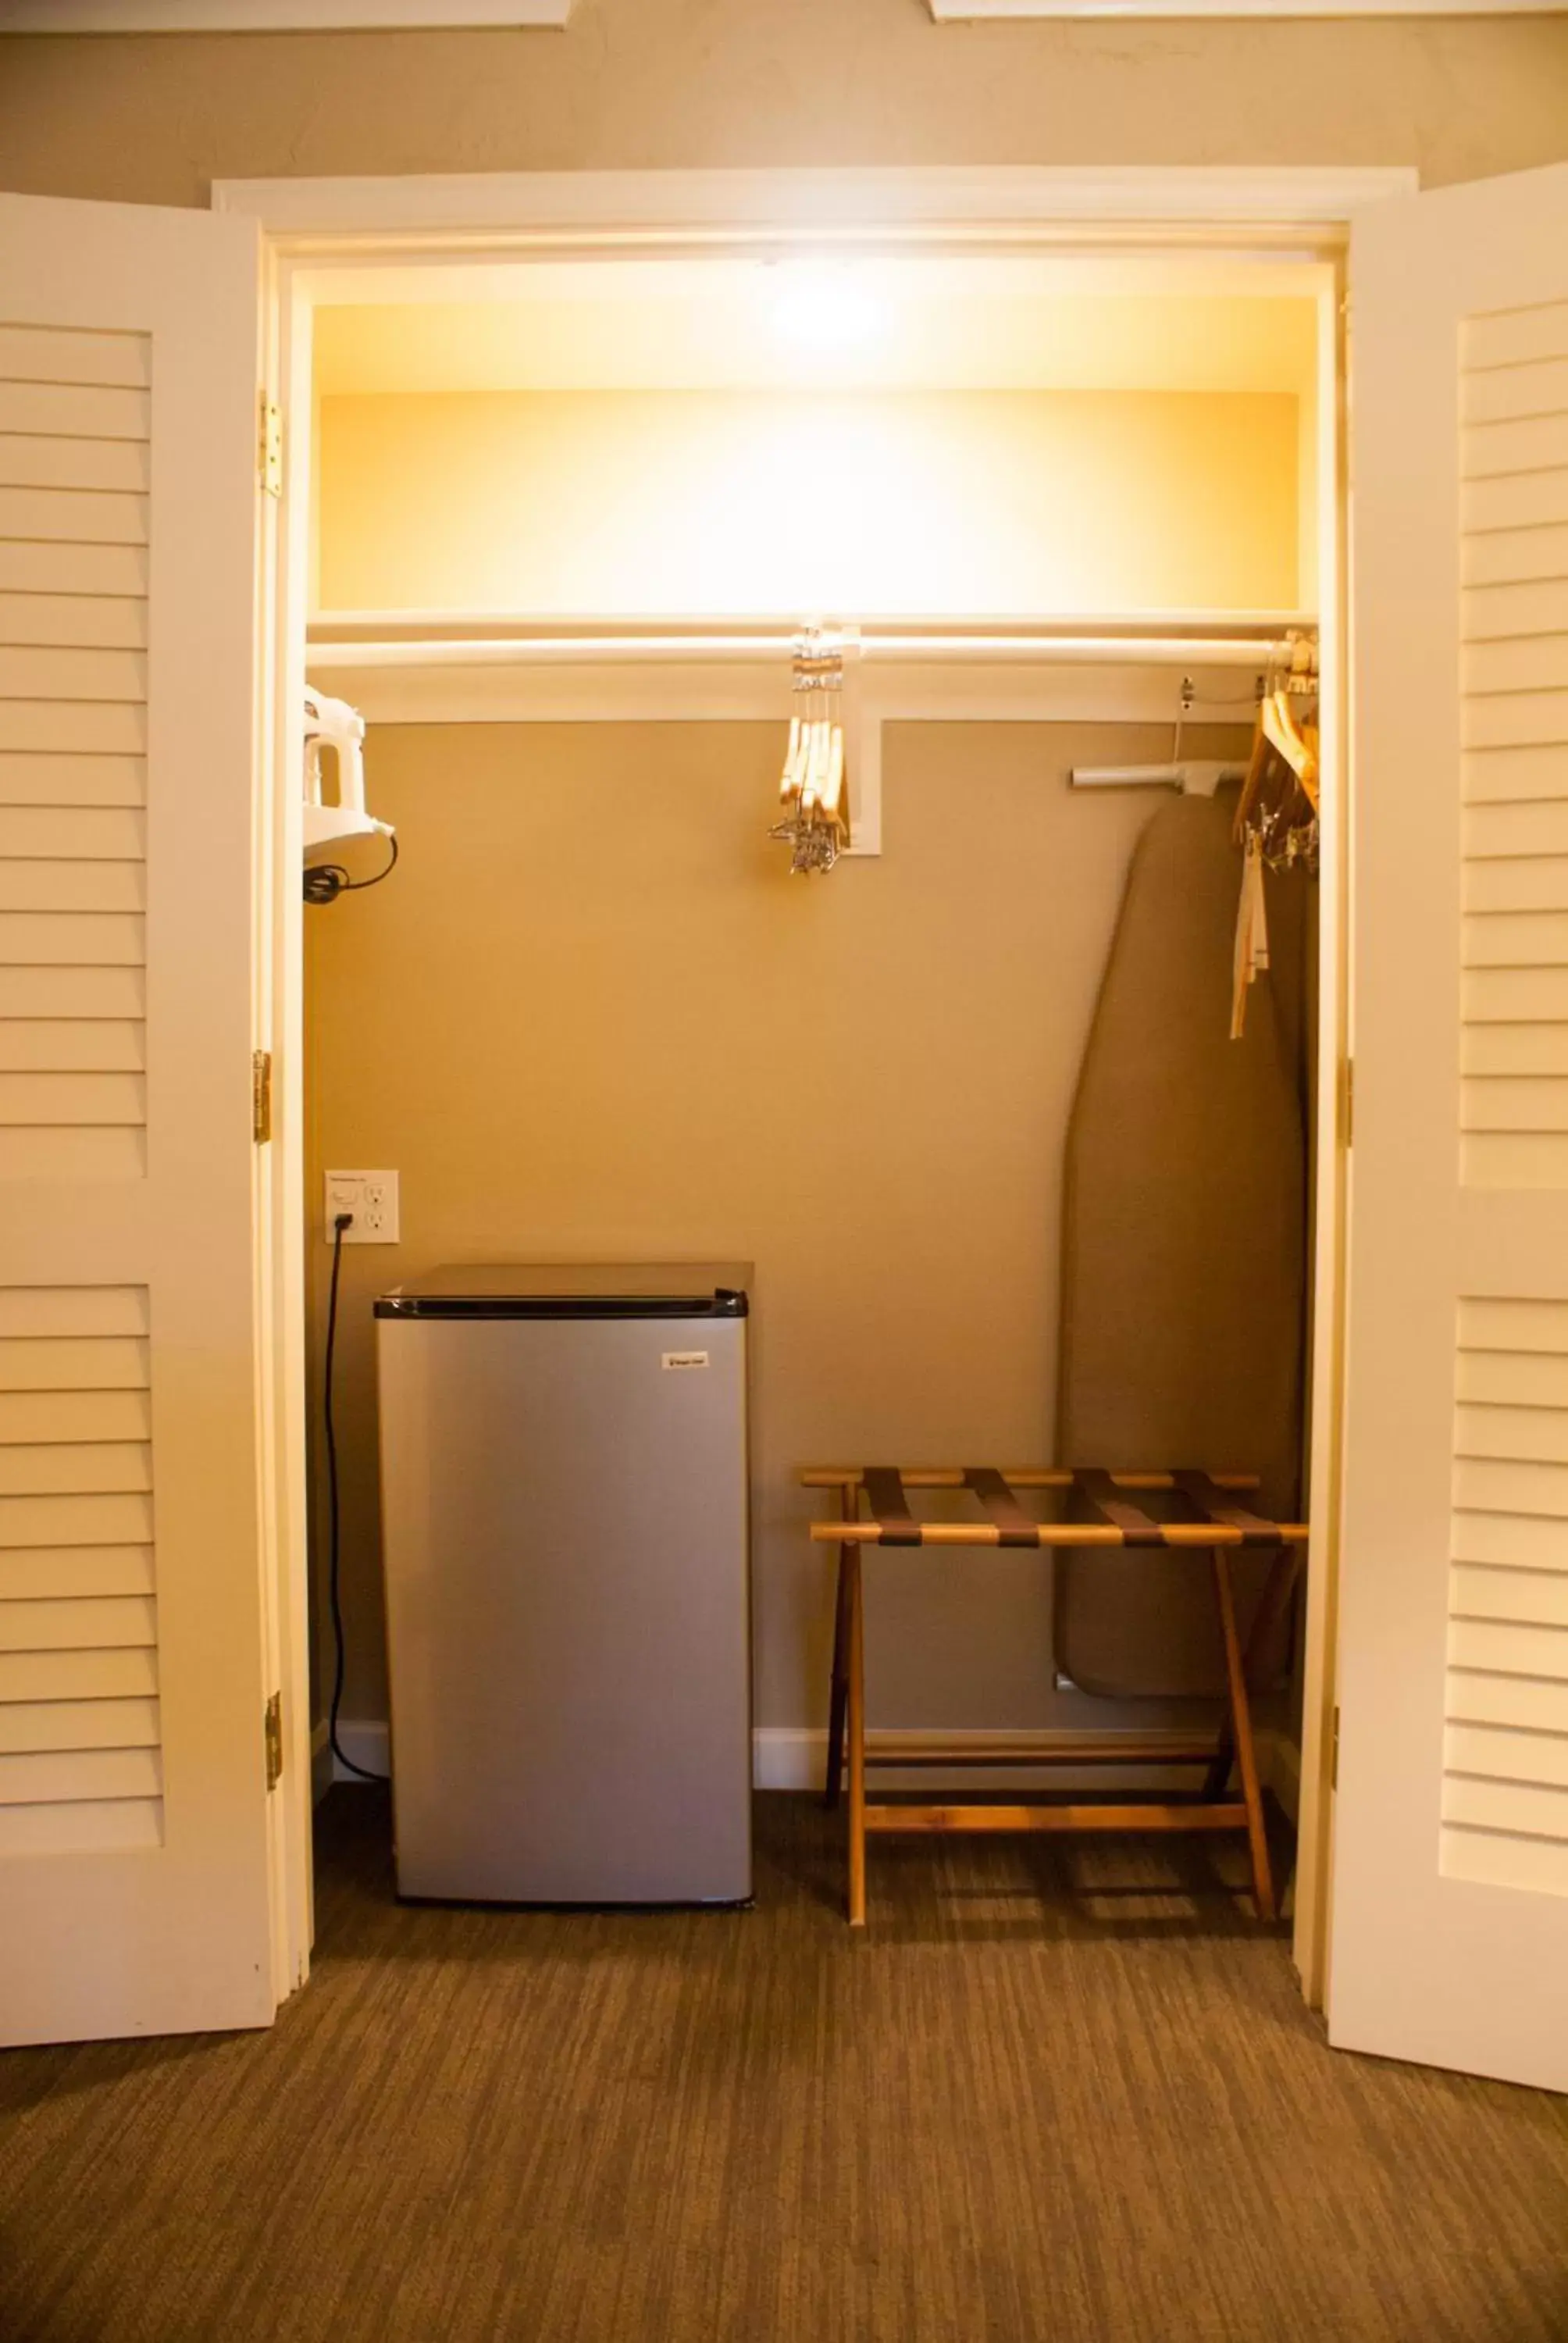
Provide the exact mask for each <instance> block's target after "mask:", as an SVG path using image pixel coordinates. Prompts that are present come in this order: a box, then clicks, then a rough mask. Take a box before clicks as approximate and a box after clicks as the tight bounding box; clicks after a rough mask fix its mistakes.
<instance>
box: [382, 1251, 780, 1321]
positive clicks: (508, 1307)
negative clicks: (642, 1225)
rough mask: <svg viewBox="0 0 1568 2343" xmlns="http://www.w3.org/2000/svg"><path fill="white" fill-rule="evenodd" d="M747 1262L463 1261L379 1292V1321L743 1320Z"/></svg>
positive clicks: (748, 1275) (747, 1278) (748, 1283)
mask: <svg viewBox="0 0 1568 2343" xmlns="http://www.w3.org/2000/svg"><path fill="white" fill-rule="evenodd" d="M750 1282H751V1269H750V1266H749V1263H743V1262H729V1263H723V1264H719V1265H718V1266H715V1265H714V1264H713V1263H711V1262H699V1263H695V1264H693V1263H691V1262H586V1263H585V1262H543V1263H538V1262H463V1263H461V1264H459V1265H458V1266H457V1267H454V1268H449V1269H433V1270H431V1271H430V1272H429V1274H428V1275H427V1276H426V1277H419V1278H415V1279H413V1280H412V1281H411V1282H409V1283H408V1284H407V1285H399V1286H397V1287H396V1288H395V1289H394V1291H393V1292H390V1293H383V1294H381V1295H379V1296H378V1297H377V1302H376V1315H377V1318H744V1317H745V1316H746V1314H747V1289H748V1287H749V1285H750Z"/></svg>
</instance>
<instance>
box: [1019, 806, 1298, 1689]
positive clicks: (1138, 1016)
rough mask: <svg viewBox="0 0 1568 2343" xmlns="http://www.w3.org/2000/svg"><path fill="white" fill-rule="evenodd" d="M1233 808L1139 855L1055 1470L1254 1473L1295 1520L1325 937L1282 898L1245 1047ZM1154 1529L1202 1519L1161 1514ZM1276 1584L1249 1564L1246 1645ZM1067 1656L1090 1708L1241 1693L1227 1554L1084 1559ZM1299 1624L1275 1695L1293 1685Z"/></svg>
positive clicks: (1187, 822) (1086, 1081)
mask: <svg viewBox="0 0 1568 2343" xmlns="http://www.w3.org/2000/svg"><path fill="white" fill-rule="evenodd" d="M1233 803H1234V800H1233V798H1232V797H1231V796H1230V794H1229V793H1224V794H1221V796H1220V797H1219V798H1216V799H1203V798H1178V799H1173V800H1172V801H1171V803H1170V804H1169V805H1167V806H1164V807H1162V808H1161V810H1160V812H1159V813H1157V814H1156V815H1155V816H1154V817H1153V819H1152V820H1151V822H1150V823H1149V825H1148V827H1147V829H1146V830H1144V831H1143V833H1142V835H1141V838H1140V840H1139V841H1138V845H1137V847H1136V849H1135V850H1134V853H1133V859H1132V867H1131V873H1130V875H1129V878H1128V884H1127V894H1126V898H1125V900H1124V902H1123V904H1122V909H1121V919H1120V920H1119V922H1118V925H1117V929H1116V934H1115V939H1114V940H1113V942H1112V944H1111V958H1110V960H1109V963H1108V965H1107V968H1106V971H1105V978H1104V981H1103V984H1102V986H1101V994H1100V1001H1099V1005H1098V1007H1097V1009H1096V1011H1095V1015H1094V1021H1093V1025H1092V1027H1091V1032H1090V1037H1089V1045H1088V1049H1087V1051H1086V1052H1085V1056H1084V1061H1083V1070H1082V1072H1081V1075H1080V1077H1079V1085H1078V1093H1077V1098H1076V1100H1075V1101H1074V1105H1073V1111H1072V1118H1071V1121H1070V1125H1069V1130H1068V1141H1067V1161H1066V1167H1065V1181H1064V1194H1063V1245H1062V1288H1061V1290H1062V1307H1061V1362H1060V1384H1059V1393H1058V1423H1057V1443H1056V1453H1057V1455H1058V1456H1059V1457H1060V1459H1061V1461H1062V1462H1063V1463H1103V1464H1107V1465H1110V1466H1111V1467H1112V1468H1114V1467H1116V1466H1118V1465H1123V1464H1125V1465H1129V1466H1131V1465H1136V1464H1145V1463H1146V1464H1171V1465H1176V1466H1181V1465H1196V1466H1198V1467H1200V1468H1201V1469H1203V1470H1205V1471H1209V1472H1222V1471H1225V1470H1228V1469H1229V1470H1241V1469H1248V1470H1255V1471H1257V1472H1259V1473H1261V1475H1262V1486H1261V1491H1260V1493H1259V1495H1258V1497H1257V1498H1255V1499H1249V1500H1247V1501H1246V1502H1247V1503H1251V1504H1253V1505H1255V1506H1256V1509H1257V1510H1258V1512H1260V1513H1264V1514H1266V1515H1269V1516H1271V1518H1273V1519H1274V1520H1288V1519H1292V1518H1294V1517H1295V1507H1296V1504H1297V1498H1298V1483H1299V1478H1300V1444H1301V1423H1302V1339H1303V1318H1304V1310H1305V1302H1304V1282H1305V1266H1306V1211H1307V1202H1306V1170H1305V1145H1304V1135H1303V1126H1302V1103H1301V1101H1302V1071H1301V1062H1300V1061H1301V1048H1302V1034H1303V1031H1304V1025H1303V1020H1302V999H1301V995H1302V932H1303V931H1302V917H1303V912H1304V910H1305V906H1306V900H1307V897H1308V891H1309V882H1308V880H1306V879H1305V878H1304V877H1302V876H1300V875H1297V874H1292V875H1291V876H1290V877H1288V878H1284V879H1282V880H1279V881H1278V882H1276V883H1274V884H1272V885H1271V891H1270V897H1269V932H1270V943H1271V969H1270V971H1269V973H1268V974H1267V975H1265V976H1261V977H1260V978H1259V980H1258V981H1257V982H1256V983H1255V984H1254V985H1253V987H1252V989H1251V996H1250V999H1249V1001H1248V1008H1247V1027H1246V1033H1245V1037H1244V1038H1243V1039H1242V1040H1241V1041H1231V1039H1230V1021H1231V947H1232V941H1233V938H1234V934H1235V921H1236V903H1237V895H1238V890H1239V888H1240V884H1241V860H1240V857H1239V855H1238V854H1237V851H1236V850H1235V848H1234V847H1233V846H1232V845H1231V812H1232V809H1233ZM1138 1503H1140V1504H1142V1505H1144V1506H1145V1507H1146V1508H1147V1509H1148V1510H1149V1511H1151V1512H1159V1513H1167V1514H1174V1516H1175V1517H1177V1518H1181V1517H1183V1513H1184V1509H1183V1508H1182V1507H1181V1503H1180V1501H1171V1502H1169V1503H1167V1502H1165V1501H1161V1499H1159V1498H1151V1497H1149V1496H1147V1495H1145V1494H1143V1493H1140V1495H1139V1498H1138ZM1268 1567H1269V1562H1268V1558H1267V1557H1266V1556H1265V1557H1261V1558H1255V1557H1253V1556H1251V1555H1248V1556H1245V1557H1243V1556H1240V1555H1238V1556H1237V1558H1236V1560H1235V1563H1234V1564H1233V1568H1234V1571H1235V1574H1236V1584H1237V1593H1238V1607H1239V1609H1240V1611H1241V1625H1242V1632H1243V1634H1245V1633H1246V1631H1247V1628H1248V1626H1249V1625H1250V1623H1251V1614H1252V1612H1253V1610H1254V1609H1255V1607H1256V1604H1257V1599H1258V1595H1259V1594H1260V1592H1261V1586H1262V1583H1263V1580H1264V1578H1265V1576H1266V1575H1267V1572H1268ZM1054 1613H1055V1658H1056V1664H1057V1666H1058V1667H1059V1668H1060V1669H1063V1670H1065V1672H1066V1673H1067V1674H1068V1675H1070V1677H1071V1678H1072V1679H1073V1681H1074V1682H1075V1683H1076V1684H1080V1685H1081V1687H1082V1688H1083V1689H1084V1690H1085V1691H1086V1692H1094V1693H1101V1694H1110V1695H1120V1696H1122V1697H1126V1696H1128V1695H1140V1694H1198V1693H1203V1694H1209V1693H1218V1692H1220V1691H1221V1690H1222V1689H1223V1675H1222V1673H1221V1669H1222V1660H1221V1644H1220V1637H1219V1628H1218V1624H1217V1621H1216V1616H1215V1608H1214V1596H1213V1586H1212V1579H1211V1571H1210V1567H1209V1562H1208V1556H1207V1554H1206V1553H1205V1552H1204V1551H1202V1550H1198V1551H1195V1552H1193V1553H1191V1554H1189V1555H1185V1556H1171V1555H1168V1554H1150V1553H1147V1552H1144V1553H1131V1552H1129V1553H1120V1552H1117V1551H1116V1550H1114V1549H1111V1550H1106V1549H1103V1548H1102V1549H1101V1550H1100V1551H1098V1552H1097V1551H1095V1550H1094V1549H1093V1548H1087V1547H1086V1548H1078V1549H1071V1548H1068V1549H1063V1550H1062V1551H1061V1552H1060V1554H1058V1556H1057V1558H1056V1569H1055V1578H1054ZM1290 1632H1291V1631H1290V1623H1289V1620H1288V1619H1286V1620H1285V1621H1282V1624H1281V1629H1280V1634H1279V1637H1278V1639H1277V1640H1276V1641H1275V1643H1274V1646H1273V1648H1272V1650H1271V1652H1270V1653H1268V1654H1262V1653H1260V1654H1258V1655H1257V1656H1258V1662H1259V1665H1258V1671H1257V1675H1256V1679H1255V1680H1256V1682H1257V1683H1259V1684H1269V1683H1271V1682H1273V1681H1275V1680H1276V1679H1277V1678H1278V1676H1279V1675H1280V1674H1282V1671H1283V1670H1284V1668H1285V1667H1286V1666H1287V1665H1288V1663H1289V1638H1290Z"/></svg>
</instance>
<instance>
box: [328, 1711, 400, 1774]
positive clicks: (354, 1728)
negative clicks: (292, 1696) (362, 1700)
mask: <svg viewBox="0 0 1568 2343" xmlns="http://www.w3.org/2000/svg"><path fill="white" fill-rule="evenodd" d="M319 1730H320V1733H321V1736H322V1741H323V1744H324V1745H325V1742H326V1738H327V1727H326V1726H325V1725H322V1726H321V1727H320V1728H319ZM337 1745H338V1747H339V1748H340V1749H341V1750H342V1752H343V1755H344V1756H345V1757H348V1758H351V1759H352V1760H353V1763H354V1764H355V1765H363V1766H364V1768H365V1770H366V1772H367V1774H375V1775H378V1776H379V1777H380V1778H381V1779H382V1780H383V1781H386V1780H387V1779H388V1778H389V1776H390V1775H391V1771H392V1737H391V1735H390V1733H389V1731H388V1729H387V1721H386V1719H385V1718H384V1717H375V1716H358V1717H350V1716H340V1717H339V1718H338V1720H337ZM332 1779H333V1780H334V1781H335V1782H357V1781H358V1779H359V1775H357V1774H353V1773H350V1771H349V1769H348V1767H347V1765H343V1764H341V1763H340V1762H339V1760H338V1759H337V1757H336V1756H335V1757H334V1758H333V1760H332Z"/></svg>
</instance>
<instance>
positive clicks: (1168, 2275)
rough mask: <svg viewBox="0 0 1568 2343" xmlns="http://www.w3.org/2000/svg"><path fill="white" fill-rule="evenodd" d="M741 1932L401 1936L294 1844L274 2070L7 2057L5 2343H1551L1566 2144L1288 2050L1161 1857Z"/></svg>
mask: <svg viewBox="0 0 1568 2343" xmlns="http://www.w3.org/2000/svg"><path fill="white" fill-rule="evenodd" d="M758 1805H759V1821H758V1828H759V1865H758V1902H757V1908H756V1909H755V1910H754V1911H751V1912H743V1913H645V1914H638V1915H628V1914H562V1913H528V1912H518V1911H496V1910H491V1911H485V1910H473V1911H469V1910H457V1909H451V1908H437V1907H430V1906H400V1905H399V1904H398V1903H397V1901H396V1899H395V1897H394V1896H393V1892H392V1884H391V1867H390V1859H389V1855H388V1844H387V1842H388V1831H387V1811H386V1805H385V1800H384V1795H383V1794H382V1793H380V1792H377V1791H374V1790H361V1789H357V1788H355V1789H347V1788H343V1789H337V1790H335V1791H334V1792H333V1793H332V1794H331V1795H330V1796H329V1797H328V1799H327V1803H326V1805H325V1806H324V1808H323V1809H322V1812H321V1816H320V1829H319V1834H318V1839H319V1851H318V1866H319V1885H318V1906H317V1930H318V1941H317V1953H316V1967H315V1973H314V1975H313V1976H312V1979H311V1982H310V1985H309V1986H308V1987H307V1990H306V1991H305V1992H303V1993H302V1994H299V1995H297V1996H296V1997H295V1999H294V2000H293V2001H292V2002H291V2003H290V2004H289V2005H288V2006H287V2007H286V2009H285V2010H284V2011H283V2012H282V2014H281V2016H280V2017H279V2019H278V2022H277V2024H276V2026H275V2027H274V2028H273V2029H272V2031H271V2032H270V2033H267V2034H257V2035H244V2036H221V2037H216V2038H215V2037H206V2038H192V2039H171V2040H164V2041H154V2042H140V2043H104V2044H96V2045H89V2046H83V2047H77V2048H61V2049H48V2050H25V2051H15V2052H12V2053H10V2054H8V2055H7V2056H5V2057H4V2058H0V2338H4V2343H206V2338H214V2343H219V2338H221V2343H264V2338H265V2343H317V2338H320V2343H328V2338H330V2343H405V2338H407V2343H1123V2338H1126V2343H1232V2338H1237V2343H1563V2338H1568V2102H1563V2101H1562V2100H1558V2099H1553V2098H1550V2097H1545V2096H1544V2095H1542V2094H1537V2093H1533V2092H1529V2091H1523V2090H1515V2089H1510V2088H1508V2087H1505V2086H1503V2085H1496V2084H1488V2083H1481V2082H1475V2081H1472V2080H1468V2079H1465V2078H1463V2077H1457V2076H1452V2075H1444V2074H1440V2073H1435V2072H1432V2071H1427V2070H1423V2069H1419V2068H1414V2067H1402V2066H1390V2065H1385V2064H1382V2063H1381V2062H1379V2061H1376V2060H1372V2059H1361V2058H1352V2057H1347V2056H1341V2055H1338V2054H1336V2053H1333V2052H1331V2051H1330V2050H1328V2049H1327V2048H1326V2047H1325V2046H1324V2042H1323V2037H1322V2027H1321V2026H1320V2025H1319V2023H1318V2021H1317V2020H1316V2019H1315V2018H1313V2017H1312V2016H1310V2015H1309V2013H1308V2012H1307V2011H1306V2010H1305V2009H1304V2008H1303V2006H1302V2002H1301V1999H1300V1996H1299V1995H1298V1993H1297V1990H1296V1986H1295V1982H1294V1976H1293V1973H1292V1968H1291V1965H1290V1960H1289V1956H1288V1954H1287V1951H1286V1948H1285V1945H1284V1941H1283V1938H1282V1935H1281V1934H1279V1933H1278V1932H1271V1931H1262V1930H1260V1929H1259V1928H1258V1927H1257V1926H1255V1925H1254V1924H1253V1922H1252V1921H1251V1918H1250V1917H1249V1916H1248V1912H1247V1907H1246V1903H1245V1899H1244V1897H1242V1896H1240V1895H1239V1894H1238V1893H1237V1892H1236V1888H1237V1884H1238V1880H1239V1874H1238V1872H1237V1871H1236V1869H1235V1868H1234V1867H1233V1855H1234V1851H1232V1850H1231V1848H1230V1847H1229V1846H1225V1847H1220V1846H1217V1845H1204V1844H1201V1843H1199V1842H1196V1841H1192V1842H1188V1843H1186V1844H1181V1843H1180V1842H1172V1841H1170V1840H1165V1841H1161V1842H1152V1841H1151V1842H1142V1841H1132V1840H1121V1841H1114V1840H1112V1841H1105V1842H1099V1841H1094V1840H1080V1841H1077V1842H1060V1843H1059V1842H1052V1841H1046V1840H1040V1839H1036V1840H1005V1839H996V1840H991V1839H986V1838H970V1839H967V1840H950V1841H948V1842H945V1843H943V1844H941V1845H930V1844H929V1843H920V1842H910V1843H901V1842H897V1841H894V1842H886V1841H885V1842H882V1843H881V1844H880V1845H876V1846H874V1847H873V1850H872V1865H871V1926H870V1928H869V1931H868V1933H867V1934H866V1936H864V1938H857V1937H854V1936H850V1934H849V1931H848V1930H847V1929H846V1927H845V1926H844V1924H843V1921H842V1919H841V1918H840V1916H839V1888H840V1879H839V1849H838V1841H837V1837H836V1835H835V1833H834V1831H833V1829H832V1827H831V1825H830V1823H829V1819H828V1818H827V1817H825V1816H823V1815H821V1814H820V1812H819V1810H818V1808H817V1807H816V1806H815V1805H814V1804H813V1803H812V1802H810V1801H809V1800H806V1799H803V1798H785V1797H779V1796H770V1797H765V1798H761V1799H759V1802H758Z"/></svg>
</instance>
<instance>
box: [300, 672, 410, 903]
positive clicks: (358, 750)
mask: <svg viewBox="0 0 1568 2343" xmlns="http://www.w3.org/2000/svg"><path fill="white" fill-rule="evenodd" d="M323 748H327V749H332V750H333V751H334V753H335V754H336V756H337V804H336V805H328V804H327V803H326V801H325V800H324V799H323V797H322V794H321V751H322V749H323ZM391 836H392V825H391V823H390V822H386V821H377V820H376V817H375V816H374V814H369V813H367V812H366V810H365V719H364V718H363V717H362V716H361V715H360V714H359V713H358V711H357V709H353V708H350V707H349V705H348V702H347V700H346V699H328V698H327V694H326V693H325V692H324V691H317V689H316V688H315V686H314V685H312V684H307V685H306V687H305V859H306V861H307V862H317V861H319V860H321V858H322V855H323V853H324V852H325V850H327V848H328V847H333V846H338V845H341V844H342V842H343V841H344V840H346V839H350V838H390V837H391Z"/></svg>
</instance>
